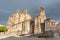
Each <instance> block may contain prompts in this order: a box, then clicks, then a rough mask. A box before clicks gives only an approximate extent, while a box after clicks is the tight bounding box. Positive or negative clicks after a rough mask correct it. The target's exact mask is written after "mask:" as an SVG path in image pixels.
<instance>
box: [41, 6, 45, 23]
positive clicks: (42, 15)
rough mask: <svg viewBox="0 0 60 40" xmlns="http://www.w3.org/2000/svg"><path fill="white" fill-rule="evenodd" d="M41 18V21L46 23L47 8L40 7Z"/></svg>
mask: <svg viewBox="0 0 60 40" xmlns="http://www.w3.org/2000/svg"><path fill="white" fill-rule="evenodd" d="M40 19H41V23H44V20H45V19H46V15H45V9H44V8H43V7H41V8H40Z"/></svg>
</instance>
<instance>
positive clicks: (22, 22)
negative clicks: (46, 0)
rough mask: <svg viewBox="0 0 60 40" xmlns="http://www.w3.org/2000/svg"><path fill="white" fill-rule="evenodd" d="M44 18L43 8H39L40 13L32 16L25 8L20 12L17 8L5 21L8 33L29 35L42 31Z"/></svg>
mask: <svg viewBox="0 0 60 40" xmlns="http://www.w3.org/2000/svg"><path fill="white" fill-rule="evenodd" d="M45 19H46V15H45V9H44V8H43V7H41V8H40V15H39V16H36V17H34V18H32V17H31V15H30V14H29V13H28V12H27V8H25V9H24V11H23V12H22V13H21V12H20V11H19V9H17V10H16V12H15V13H14V14H12V15H11V16H9V18H8V21H7V28H8V32H7V33H8V34H14V35H23V34H26V35H30V34H40V33H43V32H44V30H43V26H44V20H45Z"/></svg>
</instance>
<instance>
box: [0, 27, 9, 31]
mask: <svg viewBox="0 0 60 40" xmlns="http://www.w3.org/2000/svg"><path fill="white" fill-rule="evenodd" d="M7 30H8V29H7V28H6V27H5V26H0V32H6V31H7Z"/></svg>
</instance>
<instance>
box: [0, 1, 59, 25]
mask: <svg viewBox="0 0 60 40" xmlns="http://www.w3.org/2000/svg"><path fill="white" fill-rule="evenodd" d="M40 7H44V8H45V10H46V16H47V17H48V18H49V17H50V18H55V19H56V20H59V19H60V0H0V24H3V25H6V23H7V19H8V17H9V16H10V15H11V14H13V13H14V12H15V11H16V9H18V8H20V12H22V11H23V10H24V8H28V13H30V14H31V16H32V17H35V16H37V15H39V10H40Z"/></svg>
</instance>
